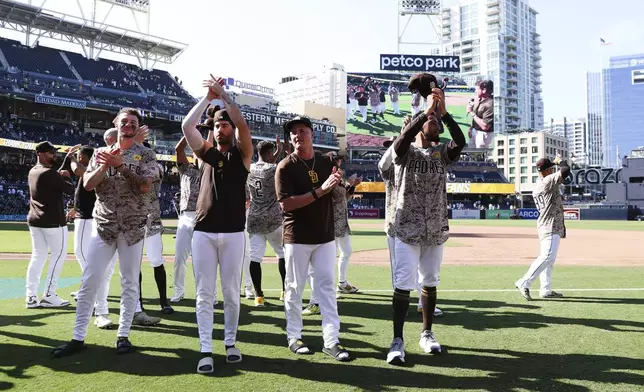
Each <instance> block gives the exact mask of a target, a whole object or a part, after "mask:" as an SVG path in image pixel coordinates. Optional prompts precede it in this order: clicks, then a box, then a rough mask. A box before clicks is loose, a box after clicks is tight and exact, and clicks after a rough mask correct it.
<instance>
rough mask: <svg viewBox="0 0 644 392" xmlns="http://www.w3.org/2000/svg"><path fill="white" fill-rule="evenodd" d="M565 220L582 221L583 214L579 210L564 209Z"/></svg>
mask: <svg viewBox="0 0 644 392" xmlns="http://www.w3.org/2000/svg"><path fill="white" fill-rule="evenodd" d="M564 219H566V220H580V219H581V213H580V211H579V208H564Z"/></svg>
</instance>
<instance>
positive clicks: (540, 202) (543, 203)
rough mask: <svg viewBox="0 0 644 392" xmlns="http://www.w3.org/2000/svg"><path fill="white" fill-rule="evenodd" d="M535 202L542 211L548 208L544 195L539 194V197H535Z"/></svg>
mask: <svg viewBox="0 0 644 392" xmlns="http://www.w3.org/2000/svg"><path fill="white" fill-rule="evenodd" d="M534 204H535V205H536V206H537V210H539V212H541V211H542V210H543V209H544V208H546V198H545V197H543V195H537V197H536V198H535V199H534Z"/></svg>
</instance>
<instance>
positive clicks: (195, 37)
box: [2, 0, 644, 122]
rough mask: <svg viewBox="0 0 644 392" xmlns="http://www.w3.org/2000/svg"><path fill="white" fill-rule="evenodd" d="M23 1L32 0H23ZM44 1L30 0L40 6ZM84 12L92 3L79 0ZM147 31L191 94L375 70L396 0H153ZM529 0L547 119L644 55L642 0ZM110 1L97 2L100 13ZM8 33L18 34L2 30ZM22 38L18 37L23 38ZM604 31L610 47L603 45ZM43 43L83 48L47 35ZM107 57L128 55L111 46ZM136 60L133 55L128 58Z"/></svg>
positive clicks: (52, 3)
mask: <svg viewBox="0 0 644 392" xmlns="http://www.w3.org/2000/svg"><path fill="white" fill-rule="evenodd" d="M24 2H26V0H24ZM42 3H43V0H33V1H32V4H34V5H40V4H42ZM75 3H76V2H71V1H70V0H44V8H45V9H50V10H54V11H64V12H66V13H68V14H71V15H76V16H80V15H81V14H80V11H79V10H78V7H77V6H76V4H75ZM79 3H80V4H81V5H82V6H83V7H84V9H83V13H84V14H85V16H89V15H90V13H91V3H92V2H91V1H90V0H79ZM151 3H152V8H151V12H150V25H149V29H150V30H149V31H150V34H152V35H156V36H161V37H164V38H167V39H171V40H175V41H179V42H182V43H185V44H187V45H188V49H187V50H186V51H185V52H183V53H182V54H181V55H180V56H179V57H178V58H177V60H176V61H175V62H174V63H173V64H170V65H166V64H160V63H158V64H157V65H156V66H155V67H156V68H160V69H165V70H168V71H169V72H170V73H171V74H172V75H175V76H178V77H179V79H181V80H182V81H183V84H184V87H185V88H186V89H187V90H188V91H189V92H190V93H192V94H193V95H195V96H202V95H203V89H202V88H201V81H202V80H203V79H204V78H205V77H207V76H208V75H209V74H210V73H213V74H215V75H216V76H222V77H233V78H235V79H237V80H242V81H245V82H252V83H257V84H260V85H264V86H267V87H274V86H276V85H277V84H278V83H279V80H280V78H282V77H284V76H289V75H294V74H301V73H306V72H314V71H316V70H318V69H320V68H321V67H323V66H324V65H327V64H332V63H336V64H341V65H343V66H344V67H345V70H347V71H354V72H373V71H378V69H379V55H380V54H381V53H398V44H397V42H398V15H397V6H398V1H397V0H273V1H268V0H238V1H222V0H182V1H179V2H177V1H173V0H151ZM610 4H616V5H617V4H618V5H619V6H614V7H610V6H607V5H606V3H605V2H603V1H602V2H600V0H530V5H531V6H532V7H533V8H534V9H536V11H537V12H538V13H539V14H538V16H537V32H538V33H539V34H541V41H542V42H541V48H542V53H541V55H542V60H541V63H542V67H543V68H542V77H541V79H542V82H543V85H542V88H543V100H544V109H545V120H546V122H547V121H549V119H550V118H555V119H560V118H563V117H568V118H583V117H585V111H586V109H585V105H586V103H585V72H586V71H588V70H590V71H597V70H598V69H599V68H600V65H601V64H604V65H606V64H607V63H608V61H607V58H608V56H615V55H625V54H640V53H644V23H642V22H643V20H642V14H641V6H642V0H613V2H611V3H610ZM108 9H109V7H108V6H106V5H104V4H101V3H99V5H98V7H97V13H96V14H97V19H98V20H102V19H103V17H104V16H105V15H106V13H107V11H108ZM106 23H108V24H112V25H118V26H121V27H128V26H129V28H130V29H132V30H136V29H137V24H138V26H139V28H143V29H145V26H146V21H145V18H144V17H141V16H139V17H138V18H136V22H135V17H133V15H132V13H131V12H129V11H124V10H116V11H112V12H111V14H110V15H109V18H108V19H107V20H106ZM432 34H434V33H433V28H432V26H431V24H430V23H429V21H428V20H423V19H420V18H414V19H412V23H410V25H409V27H408V29H407V30H406V31H405V34H404V38H405V40H408V41H423V39H424V38H425V37H429V36H431V35H432ZM2 36H3V37H8V38H14V39H15V38H16V36H15V35H13V34H12V33H10V32H7V31H6V30H2ZM19 37H20V36H18V38H19ZM600 37H601V38H604V39H605V40H606V41H607V42H610V43H612V44H611V45H608V46H604V47H600V45H599V39H600ZM41 42H42V44H43V45H49V46H55V47H59V48H61V49H66V50H75V51H79V50H80V48H79V47H75V48H74V47H73V46H72V47H69V46H66V44H64V43H60V42H51V41H47V40H45V39H43V40H42V41H41ZM429 49H430V48H429V47H428V46H424V45H402V46H401V47H400V53H403V54H428V53H429ZM105 57H107V58H112V59H115V60H122V58H119V57H118V56H115V55H112V54H108V53H105ZM127 61H129V62H133V61H134V60H127Z"/></svg>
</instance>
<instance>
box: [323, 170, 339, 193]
mask: <svg viewBox="0 0 644 392" xmlns="http://www.w3.org/2000/svg"><path fill="white" fill-rule="evenodd" d="M340 182H342V170H340V169H338V168H337V167H334V168H333V172H332V173H331V175H330V176H329V178H327V179H326V181H324V183H323V184H322V187H321V188H322V192H324V194H327V193H329V192H331V191H332V190H333V188H335V187H336V186H338V184H339V183H340Z"/></svg>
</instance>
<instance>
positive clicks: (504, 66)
mask: <svg viewBox="0 0 644 392" xmlns="http://www.w3.org/2000/svg"><path fill="white" fill-rule="evenodd" d="M441 25H442V27H441V36H442V42H443V53H444V54H446V55H458V56H460V57H461V73H462V76H463V77H464V78H465V79H466V81H467V82H468V83H470V84H471V83H474V82H475V80H476V79H477V78H479V77H480V76H481V75H485V76H486V77H488V78H490V79H491V80H493V81H494V111H495V114H494V115H495V128H496V129H495V130H496V131H503V130H506V129H519V128H521V129H535V130H540V129H542V128H543V100H542V99H541V91H542V90H541V47H540V45H541V38H540V36H539V34H538V33H537V11H535V10H534V9H532V8H530V6H529V4H528V2H527V1H525V0H444V1H443V10H442V15H441ZM496 124H498V125H496Z"/></svg>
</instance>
